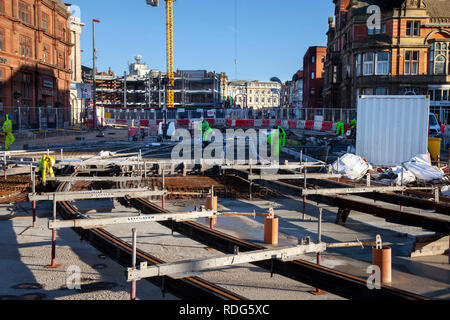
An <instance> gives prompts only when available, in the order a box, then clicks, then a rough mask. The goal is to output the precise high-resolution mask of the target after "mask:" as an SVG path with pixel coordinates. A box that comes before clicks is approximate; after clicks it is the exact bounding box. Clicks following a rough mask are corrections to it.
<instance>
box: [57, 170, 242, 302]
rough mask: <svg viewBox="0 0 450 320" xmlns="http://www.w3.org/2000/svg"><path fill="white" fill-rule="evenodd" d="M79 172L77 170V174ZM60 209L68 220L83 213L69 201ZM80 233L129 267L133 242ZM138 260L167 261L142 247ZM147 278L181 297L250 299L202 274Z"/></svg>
mask: <svg viewBox="0 0 450 320" xmlns="http://www.w3.org/2000/svg"><path fill="white" fill-rule="evenodd" d="M74 175H76V173H74ZM68 186H69V184H68V183H67V182H65V183H62V184H61V185H60V186H59V187H58V190H59V191H62V190H65V188H67V187H68ZM57 209H58V211H59V213H60V215H61V216H62V217H63V218H64V219H71V218H73V217H76V216H79V213H78V212H77V210H76V209H75V208H74V207H73V206H72V205H71V204H70V203H69V202H67V201H66V202H59V203H58V205H57ZM72 230H74V231H75V232H76V233H78V234H79V235H80V236H81V238H82V239H84V240H87V241H88V242H90V243H91V245H93V246H94V247H95V248H97V249H98V250H100V251H101V252H103V253H104V254H106V255H107V256H109V257H110V258H111V259H113V260H115V261H116V262H118V263H119V264H120V265H122V266H123V267H129V266H130V261H131V256H132V251H133V248H132V246H131V245H130V244H128V243H126V242H124V241H122V240H121V239H119V238H117V237H115V236H114V235H112V234H111V233H108V232H107V231H105V230H103V229H100V228H98V229H91V230H83V229H80V228H72ZM137 262H138V263H140V262H147V263H148V264H152V265H156V264H162V263H165V262H164V261H163V260H161V259H159V258H157V257H154V256H152V255H150V254H149V253H146V252H144V251H142V250H139V249H138V250H137ZM146 281H148V282H150V283H152V284H154V285H156V286H158V287H160V288H162V290H163V293H164V292H165V291H167V292H170V293H172V294H173V295H175V296H176V297H178V298H180V299H191V300H192V299H194V300H197V299H198V300H234V301H236V300H247V299H246V298H244V297H242V296H240V295H238V294H235V293H233V292H231V291H229V290H226V289H224V288H221V287H219V286H217V285H215V284H213V283H211V282H209V281H206V280H204V279H201V278H199V277H189V278H185V279H174V278H172V277H168V276H165V277H159V278H150V279H146Z"/></svg>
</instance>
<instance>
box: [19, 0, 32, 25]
mask: <svg viewBox="0 0 450 320" xmlns="http://www.w3.org/2000/svg"><path fill="white" fill-rule="evenodd" d="M19 19H20V20H21V21H22V22H24V23H28V24H29V23H30V5H29V4H28V3H26V2H23V1H19Z"/></svg>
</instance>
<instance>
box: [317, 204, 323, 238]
mask: <svg viewBox="0 0 450 320" xmlns="http://www.w3.org/2000/svg"><path fill="white" fill-rule="evenodd" d="M322 214H323V208H319V223H318V231H317V234H318V240H319V243H321V242H322Z"/></svg>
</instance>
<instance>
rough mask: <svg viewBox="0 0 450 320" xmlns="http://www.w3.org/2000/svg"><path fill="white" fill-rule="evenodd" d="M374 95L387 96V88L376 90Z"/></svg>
mask: <svg viewBox="0 0 450 320" xmlns="http://www.w3.org/2000/svg"><path fill="white" fill-rule="evenodd" d="M375 94H376V95H377V96H387V95H388V94H389V88H376V89H375Z"/></svg>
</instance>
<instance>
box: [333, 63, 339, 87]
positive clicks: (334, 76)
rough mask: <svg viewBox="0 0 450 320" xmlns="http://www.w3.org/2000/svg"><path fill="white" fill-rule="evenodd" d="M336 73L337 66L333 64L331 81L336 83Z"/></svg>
mask: <svg viewBox="0 0 450 320" xmlns="http://www.w3.org/2000/svg"><path fill="white" fill-rule="evenodd" d="M337 73H338V67H337V66H336V65H334V66H333V83H337V76H338V75H337Z"/></svg>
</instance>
